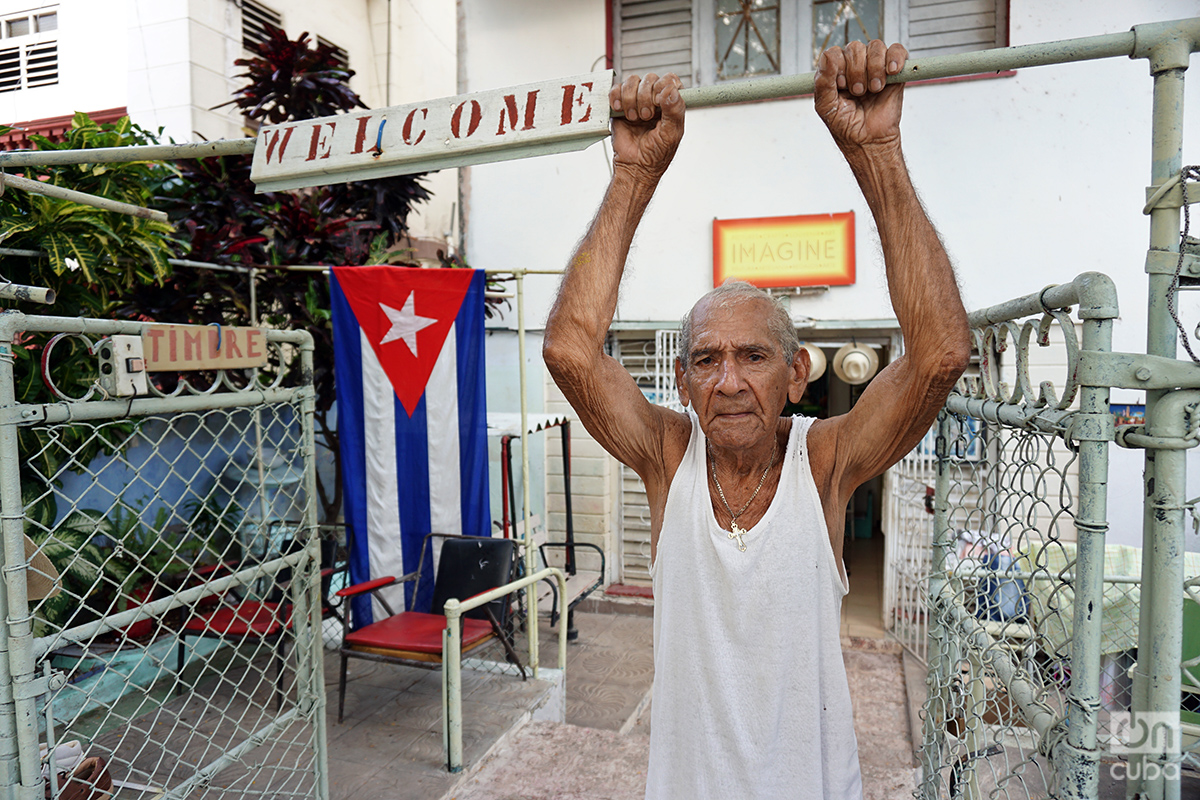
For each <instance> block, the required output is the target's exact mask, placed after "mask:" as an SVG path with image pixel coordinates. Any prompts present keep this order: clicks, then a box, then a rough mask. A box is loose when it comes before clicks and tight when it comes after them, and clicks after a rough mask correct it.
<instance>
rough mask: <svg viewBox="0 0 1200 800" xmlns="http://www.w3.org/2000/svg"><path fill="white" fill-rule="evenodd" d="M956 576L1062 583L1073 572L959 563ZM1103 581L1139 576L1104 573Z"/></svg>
mask: <svg viewBox="0 0 1200 800" xmlns="http://www.w3.org/2000/svg"><path fill="white" fill-rule="evenodd" d="M951 574H952V575H954V577H956V578H996V579H999V580H1003V581H1008V580H1015V581H1058V582H1062V583H1070V582H1071V581H1073V580H1075V575H1074V573H1071V572H1067V573H1064V574H1062V575H1059V574H1058V573H1055V572H1044V571H1040V572H1018V571H1016V570H1013V571H1009V570H1004V569H988V568H987V567H970V568H968V569H963V564H961V563H960V564H959V565H958V566H956V567H955V568H954V571H953V572H952V573H951ZM1104 582H1105V583H1122V584H1124V583H1141V582H1142V579H1141V577H1139V576H1137V575H1105V576H1104Z"/></svg>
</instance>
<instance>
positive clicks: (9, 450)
mask: <svg viewBox="0 0 1200 800" xmlns="http://www.w3.org/2000/svg"><path fill="white" fill-rule="evenodd" d="M9 319H11V317H9ZM14 332H15V330H14V325H12V324H11V323H9V322H8V321H7V320H6V321H5V324H0V407H2V408H10V407H12V406H14V405H16V398H15V393H14V378H13V353H12V346H13V345H12V343H13V333H14ZM19 464H20V456H19V454H18V452H17V426H16V422H15V420H4V421H3V423H0V522H2V528H0V532H2V534H3V538H4V541H7V540H8V539H9V538H12V537H19V536H21V535H22V534H23V533H24V519H25V509H24V503H23V502H22V501H21V477H20V471H19V470H20V467H19ZM8 563H9V562H8V560H7V558H5V550H4V548H3V547H0V569H4V567H5V565H7V564H8ZM9 574H10V573H8V571H7V570H5V571H4V577H5V580H6V582H7V579H8V577H9ZM10 655H11V654H10V652H9V630H8V595H7V593H6V592H5V591H4V590H3V586H0V791H3V792H4V793H5V794H7V795H8V796H15V795H16V787H17V785H18V784H19V783H20V782H21V776H20V768H19V765H18V746H17V717H16V709H15V707H14V704H13V682H12V674H11V672H10V670H9V658H10Z"/></svg>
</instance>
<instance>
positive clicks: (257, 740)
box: [158, 708, 300, 800]
mask: <svg viewBox="0 0 1200 800" xmlns="http://www.w3.org/2000/svg"><path fill="white" fill-rule="evenodd" d="M299 718H300V710H299V709H297V708H293V709H291V710H290V711H285V712H284V713H282V714H280V715H279V716H278V717H276V718H275V719H273V720H271V721H270V722H268V723H267V724H266V725H264V726H262V727H261V728H259V729H258V730H256V731H255V732H254V733H252V734H250V735H249V736H247V737H246V738H245V739H244V740H242V741H241V742H238V744H236V745H235V746H233V747H231V748H229V749H228V750H226V751H225V752H224V753H222V754H221V755H220V756H219V757H217V758H216V759H213V760H212V761H211V762H209V763H208V764H207V765H205V766H204V767H201V768H200V769H198V770H196V772H195V773H194V774H193V775H192V776H191V777H190V778H188V779H187V780H185V781H183V782H182V783H180V784H179V785H177V786H174V787H172V788H171V789H169V790H167V791H166V792H163V793H162V794H161V795H158V797H160V798H161V799H162V800H184V798H186V797H191V796H192V795H193V793H194V792H195V791H196V789H198V788H199V787H202V786H207V785H208V784H209V783H210V782H211V781H212V779H213V778H214V777H216V776H217V775H218V774H219V773H220V772H221V771H222V770H224V769H227V768H229V767H231V766H233V765H234V764H237V763H239V762H241V761H242V760H243V759H244V758H245V756H246V755H247V754H248V753H249V752H250V751H251V750H254V749H255V748H256V747H260V746H262V745H264V744H266V743H267V742H278V741H280V740H282V739H283V738H284V735H285V733H286V731H287V729H288V728H289V727H290V726H291V725H292V724H293V723H295V722H296V721H297V720H298V719H299Z"/></svg>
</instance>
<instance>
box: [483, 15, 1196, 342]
mask: <svg viewBox="0 0 1200 800" xmlns="http://www.w3.org/2000/svg"><path fill="white" fill-rule="evenodd" d="M490 5H491V4H484V3H480V2H474V3H471V4H470V12H471V17H470V22H469V25H470V32H469V36H468V44H467V46H468V51H469V64H470V68H469V69H470V76H471V88H472V89H475V88H484V87H486V86H495V85H500V84H504V83H520V82H523V81H532V80H535V79H538V78H543V77H545V76H547V75H554V74H563V75H566V74H570V73H571V72H577V71H580V70H586V69H588V68H589V67H590V66H591V63H592V61H593V60H594V59H595V57H596V56H597V55H599V54H601V53H602V52H603V39H602V36H603V30H604V21H603V2H601V0H595V1H594V2H570V3H549V2H535V1H534V0H524V1H523V2H511V3H505V4H504V9H503V11H502V12H501V11H499V10H495V11H491V10H490V9H489V8H486V7H485V8H482V9H481V8H480V6H490ZM1196 12H1197V7H1196V5H1195V3H1194V2H1189V1H1188V0H1171V1H1170V2H1168V1H1167V0H1160V1H1159V2H1128V1H1127V0H1125V1H1121V0H1099V1H1093V2H1084V0H1075V1H1074V2H1062V3H1053V4H1047V3H1035V2H1030V0H1014V1H1013V3H1012V4H1011V19H1012V29H1011V30H1012V33H1011V35H1012V43H1013V44H1026V43H1032V42H1039V41H1049V40H1054V39H1060V38H1069V37H1074V36H1088V35H1094V34H1102V33H1111V32H1118V31H1124V30H1127V29H1128V28H1129V27H1130V26H1131V25H1133V24H1135V23H1138V22H1147V21H1156V20H1164V19H1173V18H1178V17H1185V16H1188V15H1191V14H1195V13H1196ZM1150 95H1151V81H1150V79H1149V77H1148V69H1147V65H1146V62H1145V61H1132V60H1127V59H1111V60H1108V61H1102V62H1088V63H1083V64H1074V65H1064V66H1054V67H1040V68H1031V69H1026V70H1021V71H1020V72H1019V73H1018V74H1017V75H1015V76H1013V77H1008V78H994V79H987V80H978V81H966V82H958V83H946V84H937V85H925V86H913V87H911V88H910V89H909V90H908V92H907V96H906V107H905V121H904V125H903V132H904V140H905V150H906V154H907V158H908V161H909V164H910V168H911V171H912V173H913V176H914V180H915V182H916V184H917V186H918V189H919V190H920V191H921V193H922V196H923V198H924V200H925V202H926V204H927V206H928V208H929V211H930V215H931V216H932V217H933V219H934V220H935V222H936V223H937V225H938V227H939V229H940V231H941V233H942V235H943V237H944V238H945V240H946V244H947V247H948V249H949V250H950V252H951V254H952V256H953V257H954V259H955V262H956V264H957V265H958V269H959V272H960V275H961V281H962V285H963V293H964V295H965V297H966V301H967V304H968V305H969V306H971V307H978V306H982V305H987V304H990V303H992V302H996V301H998V300H1000V299H1003V298H1008V297H1011V296H1015V295H1019V294H1024V293H1027V292H1030V291H1035V290H1037V289H1040V288H1041V287H1042V286H1045V285H1046V284H1047V283H1050V282H1056V281H1057V282H1061V281H1066V280H1070V279H1071V278H1072V277H1073V276H1074V275H1076V274H1077V273H1079V272H1082V271H1084V270H1089V269H1097V270H1103V271H1106V272H1109V273H1110V274H1112V275H1113V276H1114V278H1116V279H1117V281H1118V284H1119V287H1120V289H1121V299H1122V308H1123V318H1122V321H1121V323H1120V324H1119V326H1118V331H1117V346H1118V347H1123V348H1129V349H1136V348H1137V347H1138V346H1140V345H1141V343H1142V341H1143V340H1144V328H1145V321H1144V320H1145V315H1144V310H1143V306H1144V304H1145V280H1144V275H1143V272H1142V266H1143V259H1144V255H1145V248H1146V242H1147V236H1148V225H1147V222H1146V220H1145V219H1144V218H1143V217H1142V216H1141V214H1140V208H1141V205H1142V203H1143V202H1144V194H1143V187H1144V186H1145V184H1146V183H1147V182H1148V174H1149V152H1148V149H1149V130H1150ZM1185 109H1186V113H1187V115H1188V117H1187V124H1188V127H1189V128H1191V129H1193V130H1200V79H1193V80H1192V82H1191V84H1190V86H1189V91H1188V101H1187V102H1186V103H1185ZM1196 158H1197V157H1193V158H1192V161H1195V160H1196ZM606 161H607V158H606V153H604V152H603V150H602V148H601V147H600V146H594V147H593V148H591V149H590V150H588V151H586V152H584V153H579V154H572V155H565V156H555V157H548V158H543V159H539V160H536V161H522V162H514V163H508V164H497V165H487V166H479V167H475V168H473V170H472V173H473V174H472V189H471V203H472V214H471V231H470V243H469V247H470V248H471V249H472V251H473V252H474V253H475V254H476V258H477V259H480V258H486V260H487V261H488V262H489V263H490V262H497V264H498V265H499V264H501V263H523V264H525V265H527V266H530V267H539V268H552V267H560V266H561V265H562V264H563V263H565V261H566V259H567V258H568V257H569V254H570V251H571V249H572V246H573V245H574V243H575V242H576V241H577V240H578V238H579V236H580V235H582V233H583V231H584V228H585V226H586V224H587V221H588V220H589V218H590V216H591V214H592V213H593V211H594V209H595V207H596V205H597V204H598V202H599V200H600V197H601V194H602V192H603V187H604V186H605V185H606V183H607V179H608V171H607V166H606ZM846 210H853V211H854V212H855V214H856V220H857V233H858V242H857V245H858V248H857V249H858V253H859V260H858V276H859V277H858V283H857V285H855V286H853V287H836V288H834V289H833V290H831V291H830V292H828V293H827V294H825V295H824V296H821V297H816V298H810V299H805V300H803V301H797V302H796V303H794V304H793V308H794V310H795V312H796V313H800V314H806V315H808V316H812V317H816V318H819V319H843V318H844V319H858V318H868V317H887V316H891V313H890V310H889V307H888V301H887V295H886V292H885V290H884V283H883V273H882V263H881V259H880V257H879V254H878V247H877V244H876V236H875V233H874V232H873V229H872V225H871V222H870V217H869V214H868V212H867V209H866V207H865V204H864V203H863V201H862V200H861V198H860V196H859V194H858V190H857V187H856V186H855V185H854V184H853V181H852V178H851V176H850V172H849V170H848V169H847V168H846V166H845V165H844V163H843V162H842V160H841V158H840V156H839V155H838V154H837V152H836V150H835V148H834V147H833V144H832V142H831V141H830V138H829V136H828V134H827V133H826V132H825V130H824V127H823V125H822V124H821V123H820V121H819V120H818V119H817V118H816V115H815V114H814V113H813V110H812V100H811V99H809V98H801V99H796V100H786V101H774V102H765V103H758V104H752V105H743V106H737V107H731V108H715V109H703V110H697V111H694V112H691V113H690V114H689V116H688V131H687V134H686V136H685V138H684V142H683V144H682V146H681V148H680V150H679V153H678V155H677V156H676V160H675V164H674V165H673V167H672V169H671V171H670V172H669V173H668V176H667V177H666V179H665V180H664V181H663V184H662V185H661V187H660V189H659V192H658V196H657V198H656V200H655V203H654V205H653V206H652V207H651V209H650V211H649V213H648V214H647V216H646V218H645V220H644V221H643V223H642V226H641V229H640V232H639V236H638V240H637V243H636V245H635V252H634V253H633V255H632V257H631V259H630V265H629V267H630V269H629V273H628V274H627V278H626V282H625V285H624V290H623V296H622V303H621V307H620V312H619V313H620V318H621V319H626V320H629V319H637V320H673V319H677V318H678V317H679V316H680V315H682V314H683V313H684V311H686V309H687V308H688V307H689V306H690V305H691V303H692V302H693V301H694V300H695V298H696V297H697V296H698V295H699V294H700V293H702V292H703V291H705V290H707V289H708V288H711V285H712V272H711V269H712V254H711V220H712V219H713V218H714V217H720V218H730V217H755V216H766V215H781V214H798V213H821V212H827V211H846ZM531 238H532V239H534V240H536V247H530V240H531ZM553 283H554V282H553V281H552V280H547V279H542V280H533V279H531V281H530V289H531V293H530V300H531V302H530V306H531V308H530V315H529V319H530V324H533V325H536V324H538V323H539V321H540V320H541V319H544V314H545V312H546V311H547V309H548V306H549V302H550V300H551V298H552V293H553ZM1184 309H1185V314H1189V315H1190V317H1191V318H1195V316H1196V311H1197V310H1198V309H1200V307H1198V306H1197V305H1195V304H1194V303H1189V300H1185V303H1184Z"/></svg>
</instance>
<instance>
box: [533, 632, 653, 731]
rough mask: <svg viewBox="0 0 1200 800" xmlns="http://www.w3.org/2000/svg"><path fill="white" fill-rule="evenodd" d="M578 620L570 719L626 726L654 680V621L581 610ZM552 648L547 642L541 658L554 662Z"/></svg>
mask: <svg viewBox="0 0 1200 800" xmlns="http://www.w3.org/2000/svg"><path fill="white" fill-rule="evenodd" d="M575 625H576V627H577V628H578V629H579V638H578V639H577V640H575V641H574V642H570V643H568V645H567V722H568V723H569V724H571V725H580V726H583V727H586V728H600V729H602V730H610V731H623V730H627V729H628V727H629V726H630V725H632V724H633V723H634V722H635V721H636V719H635V717H636V715H637V712H638V711H639V710H640V709H641V708H642V707H643V706H644V704H645V701H646V700H647V696H648V694H649V692H650V686H651V684H652V683H653V682H654V654H653V652H652V648H653V644H654V621H653V619H652V618H650V617H636V616H626V615H618V614H582V613H577V614H576V615H575ZM556 639H557V635H556ZM545 641H546V640H545V639H543V642H545ZM553 652H554V651H553V650H552V649H551V648H549V647H546V646H545V645H543V650H542V663H543V664H553V663H554V661H553V658H556V656H553V655H551V653H553Z"/></svg>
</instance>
